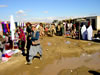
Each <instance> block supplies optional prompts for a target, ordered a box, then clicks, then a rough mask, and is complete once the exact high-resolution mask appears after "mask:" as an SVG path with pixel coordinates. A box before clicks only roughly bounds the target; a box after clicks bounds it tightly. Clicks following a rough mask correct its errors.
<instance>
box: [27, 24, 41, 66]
mask: <svg viewBox="0 0 100 75" xmlns="http://www.w3.org/2000/svg"><path fill="white" fill-rule="evenodd" d="M39 36H40V33H39V31H38V30H37V28H36V26H34V25H33V26H32V35H31V46H30V49H29V57H28V60H27V62H26V63H25V64H31V63H32V59H33V58H34V56H36V54H37V53H39V54H40V59H41V57H42V48H41V46H40V41H39Z"/></svg>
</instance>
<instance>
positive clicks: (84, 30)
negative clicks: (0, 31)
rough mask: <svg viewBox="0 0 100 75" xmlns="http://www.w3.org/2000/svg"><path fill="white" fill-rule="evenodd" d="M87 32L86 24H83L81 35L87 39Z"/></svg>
mask: <svg viewBox="0 0 100 75" xmlns="http://www.w3.org/2000/svg"><path fill="white" fill-rule="evenodd" d="M85 32H86V26H85V25H83V26H82V28H81V35H82V39H83V40H85Z"/></svg>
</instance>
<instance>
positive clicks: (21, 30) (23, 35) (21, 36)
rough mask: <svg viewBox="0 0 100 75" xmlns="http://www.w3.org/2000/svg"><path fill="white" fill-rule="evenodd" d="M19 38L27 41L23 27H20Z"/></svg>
mask: <svg viewBox="0 0 100 75" xmlns="http://www.w3.org/2000/svg"><path fill="white" fill-rule="evenodd" d="M19 39H21V40H23V41H25V33H24V31H23V29H20V34H19Z"/></svg>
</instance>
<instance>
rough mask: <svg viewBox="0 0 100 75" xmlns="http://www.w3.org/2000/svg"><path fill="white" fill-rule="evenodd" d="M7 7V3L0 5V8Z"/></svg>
mask: <svg viewBox="0 0 100 75" xmlns="http://www.w3.org/2000/svg"><path fill="white" fill-rule="evenodd" d="M3 7H8V5H0V8H3Z"/></svg>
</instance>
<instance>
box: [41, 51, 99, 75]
mask: <svg viewBox="0 0 100 75" xmlns="http://www.w3.org/2000/svg"><path fill="white" fill-rule="evenodd" d="M83 66H84V67H86V68H89V69H94V70H98V69H100V53H99V52H96V53H94V54H87V53H83V54H81V55H80V57H70V58H61V59H58V60H56V61H54V62H53V63H52V64H49V65H47V66H46V67H45V68H44V69H43V70H42V71H41V74H40V75H51V73H52V75H58V73H59V72H60V71H61V70H63V69H67V70H68V71H70V72H73V71H74V70H75V69H77V68H80V67H81V68H82V67H83ZM76 75H77V72H76Z"/></svg>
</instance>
